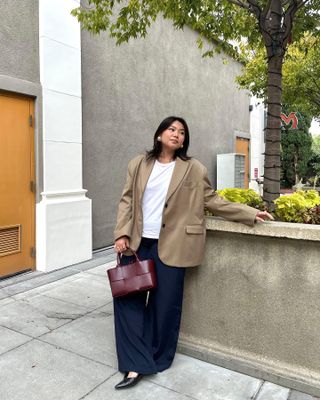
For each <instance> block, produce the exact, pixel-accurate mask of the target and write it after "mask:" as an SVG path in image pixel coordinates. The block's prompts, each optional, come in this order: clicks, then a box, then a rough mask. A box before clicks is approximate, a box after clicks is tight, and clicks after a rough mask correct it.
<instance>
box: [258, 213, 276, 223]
mask: <svg viewBox="0 0 320 400" xmlns="http://www.w3.org/2000/svg"><path fill="white" fill-rule="evenodd" d="M266 219H270V220H271V221H273V220H274V218H273V216H272V215H271V214H269V213H268V212H267V211H258V212H257V214H256V217H255V219H254V220H255V221H264V220H266Z"/></svg>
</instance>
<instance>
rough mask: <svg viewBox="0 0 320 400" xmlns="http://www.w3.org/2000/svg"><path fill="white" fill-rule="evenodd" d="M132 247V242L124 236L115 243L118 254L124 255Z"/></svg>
mask: <svg viewBox="0 0 320 400" xmlns="http://www.w3.org/2000/svg"><path fill="white" fill-rule="evenodd" d="M129 247H130V240H129V238H128V236H122V237H121V238H119V239H118V240H116V241H115V242H114V250H115V252H117V253H123V252H124V251H126V250H128V248H129Z"/></svg>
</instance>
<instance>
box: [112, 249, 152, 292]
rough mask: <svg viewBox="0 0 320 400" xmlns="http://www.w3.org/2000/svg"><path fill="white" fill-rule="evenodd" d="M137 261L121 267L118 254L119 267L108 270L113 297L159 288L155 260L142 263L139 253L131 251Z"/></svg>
mask: <svg viewBox="0 0 320 400" xmlns="http://www.w3.org/2000/svg"><path fill="white" fill-rule="evenodd" d="M129 250H130V251H131V252H132V253H133V254H134V256H135V258H136V259H135V260H134V261H132V262H131V263H129V264H127V265H120V256H119V253H118V254H117V266H116V267H115V268H110V269H108V270H107V273H108V278H109V282H110V287H111V292H112V296H113V297H120V296H125V295H127V294H132V293H137V292H142V291H145V290H149V289H154V288H155V287H156V286H157V277H156V272H155V268H154V261H153V260H143V261H140V260H139V258H138V256H137V253H136V252H135V251H133V250H132V249H129Z"/></svg>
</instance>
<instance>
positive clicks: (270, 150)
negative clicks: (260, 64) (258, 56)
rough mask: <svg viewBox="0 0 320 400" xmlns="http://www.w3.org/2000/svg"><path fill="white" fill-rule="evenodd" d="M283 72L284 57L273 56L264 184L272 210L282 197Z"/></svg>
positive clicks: (266, 198)
mask: <svg viewBox="0 0 320 400" xmlns="http://www.w3.org/2000/svg"><path fill="white" fill-rule="evenodd" d="M281 72H282V56H273V57H272V58H270V59H269V62H268V90H267V96H268V97H267V98H268V116H267V126H266V137H265V139H266V147H265V162H264V184H263V200H264V201H265V202H266V203H267V205H268V208H269V209H270V210H273V209H274V203H273V200H275V199H276V198H277V197H279V195H280V144H281V118H280V114H281V97H282V96H281V86H282V76H281Z"/></svg>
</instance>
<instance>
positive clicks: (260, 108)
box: [249, 97, 265, 194]
mask: <svg viewBox="0 0 320 400" xmlns="http://www.w3.org/2000/svg"><path fill="white" fill-rule="evenodd" d="M250 105H251V106H252V111H251V112H250V135H251V147H250V151H251V154H250V158H251V162H250V177H251V179H250V182H249V187H250V188H251V189H254V190H255V191H256V192H257V193H259V194H262V184H259V183H258V182H259V181H263V174H264V155H263V153H264V150H265V143H264V125H265V106H264V103H263V101H262V100H261V99H258V98H256V97H251V99H250Z"/></svg>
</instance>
